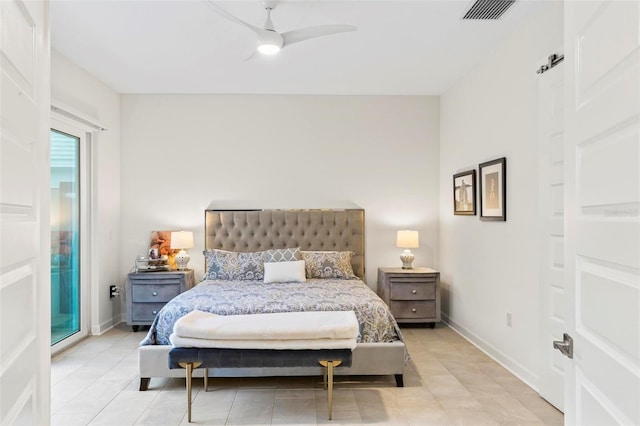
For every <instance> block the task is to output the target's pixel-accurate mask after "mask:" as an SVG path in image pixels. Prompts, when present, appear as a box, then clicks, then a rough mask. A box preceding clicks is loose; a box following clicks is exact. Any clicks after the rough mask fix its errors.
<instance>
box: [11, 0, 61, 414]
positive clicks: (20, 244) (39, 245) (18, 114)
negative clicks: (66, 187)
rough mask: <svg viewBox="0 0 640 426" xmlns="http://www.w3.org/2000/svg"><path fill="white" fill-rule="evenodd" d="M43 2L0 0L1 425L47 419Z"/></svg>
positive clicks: (45, 37)
mask: <svg viewBox="0 0 640 426" xmlns="http://www.w3.org/2000/svg"><path fill="white" fill-rule="evenodd" d="M48 25H49V24H48V3H47V2H45V1H30V2H25V1H22V0H11V1H0V31H1V32H2V33H1V35H0V89H1V91H0V166H1V172H0V234H1V236H2V238H1V239H0V424H47V423H49V421H50V416H49V393H50V392H49V387H50V386H49V350H48V341H49V332H48V321H49V320H48V316H49V308H48V301H49V279H48V274H47V273H42V272H43V271H45V272H48V270H49V267H48V258H49V256H48V246H49V236H48V208H49V204H48V199H49V198H48V195H47V193H46V192H45V193H44V194H43V192H42V191H43V190H45V189H46V188H47V185H48V170H47V164H48V146H49V143H48V127H49V107H50V106H49V27H48Z"/></svg>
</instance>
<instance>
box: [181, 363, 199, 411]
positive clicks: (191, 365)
mask: <svg viewBox="0 0 640 426" xmlns="http://www.w3.org/2000/svg"><path fill="white" fill-rule="evenodd" d="M200 364H201V363H200V362H180V363H178V365H179V366H180V367H182V368H186V369H187V418H188V420H189V423H191V378H192V377H193V369H194V368H198V367H200Z"/></svg>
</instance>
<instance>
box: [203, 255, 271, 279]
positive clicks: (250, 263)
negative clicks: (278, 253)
mask: <svg viewBox="0 0 640 426" xmlns="http://www.w3.org/2000/svg"><path fill="white" fill-rule="evenodd" d="M203 254H204V255H205V258H206V259H207V272H206V274H205V275H204V277H203V278H202V279H203V280H262V279H264V252H263V251H256V252H235V251H226V250H205V251H204V252H203Z"/></svg>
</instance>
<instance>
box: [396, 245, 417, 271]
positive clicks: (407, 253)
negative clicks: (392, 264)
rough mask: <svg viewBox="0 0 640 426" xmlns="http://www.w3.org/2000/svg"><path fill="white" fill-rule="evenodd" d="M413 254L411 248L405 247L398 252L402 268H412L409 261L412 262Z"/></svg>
mask: <svg viewBox="0 0 640 426" xmlns="http://www.w3.org/2000/svg"><path fill="white" fill-rule="evenodd" d="M414 258H415V256H414V255H413V253H411V250H409V249H405V250H404V251H403V252H402V254H400V260H402V269H413V266H411V263H413V259H414Z"/></svg>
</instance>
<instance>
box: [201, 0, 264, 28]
mask: <svg viewBox="0 0 640 426" xmlns="http://www.w3.org/2000/svg"><path fill="white" fill-rule="evenodd" d="M207 4H208V5H209V6H210V7H211V8H212V9H213V10H215V11H216V13H217V14H218V15H220V16H222V17H223V18H225V19H228V20H229V21H232V22H235V23H236V24H240V25H244V26H245V27H247V28H249V29H250V30H252V31H254V32H255V33H256V34H258V35H262V33H263V32H264V31H265V30H263V29H262V28H259V27H256V26H255V25H251V24H250V23H248V22H245V21H243V20H242V19H240V18H237V17H235V16H233V15H232V14H230V13H229V12H227V11H226V10H224V9H223V8H221V7H220V6H218V5H217V4H215V2H214V1H213V0H207Z"/></svg>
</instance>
